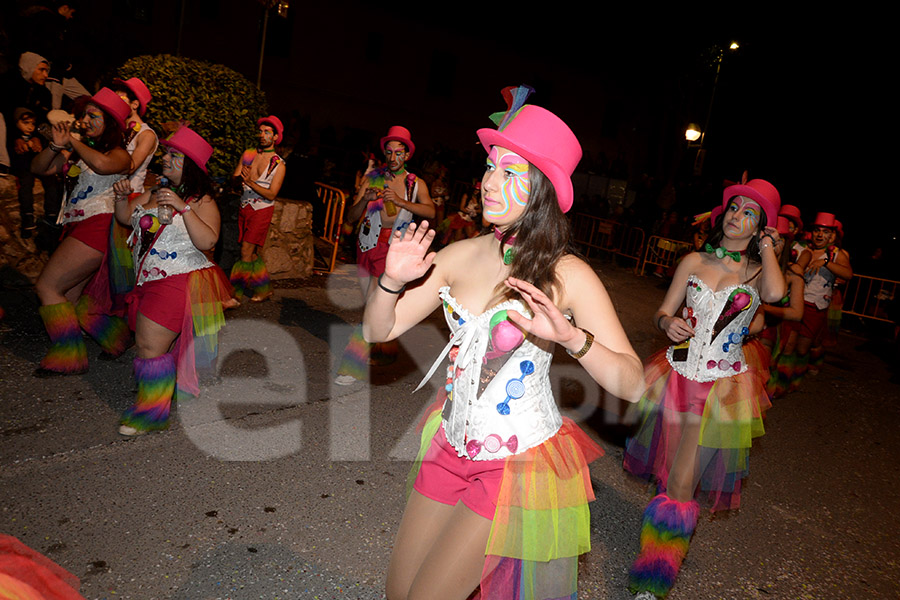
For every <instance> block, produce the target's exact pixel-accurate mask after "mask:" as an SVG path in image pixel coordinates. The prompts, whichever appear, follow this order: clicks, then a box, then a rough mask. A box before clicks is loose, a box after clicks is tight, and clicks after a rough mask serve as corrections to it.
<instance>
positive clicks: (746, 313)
mask: <svg viewBox="0 0 900 600" xmlns="http://www.w3.org/2000/svg"><path fill="white" fill-rule="evenodd" d="M685 297H686V300H685V304H686V306H685V308H684V311H683V313H682V317H683V318H684V319H685V321H687V322H688V324H689V325H690V326H691V327H692V328H693V330H694V337H692V338H689V339H687V340H685V341H684V342H682V343H680V344H675V345H674V346H671V347H670V348H669V350H668V352H667V354H666V357H667V358H668V360H669V364H671V365H672V368H673V369H675V371H677V372H678V373H679V374H681V375H683V376H684V377H687V378H688V379H692V380H694V381H701V382H705V381H713V380H715V379H720V378H722V377H730V376H731V375H735V374H737V373H743V372H744V371H746V370H747V364H746V362H745V361H744V351H743V349H742V344H743V343H744V339H746V337H747V336H748V335H749V334H750V329H749V328H750V322H751V321H752V320H753V315H754V314H755V313H756V309H757V308H758V307H759V293H758V292H757V291H756V288H754V287H753V286H750V285H746V284H737V285H730V286H728V287H726V288H725V289H722V290H719V291H718V292H713V291H712V289H710V288H709V287H708V286H707V285H706V283H704V282H703V280H702V279H700V278H699V277H697V276H696V275H691V276H690V277H688V281H687V293H686V295H685Z"/></svg>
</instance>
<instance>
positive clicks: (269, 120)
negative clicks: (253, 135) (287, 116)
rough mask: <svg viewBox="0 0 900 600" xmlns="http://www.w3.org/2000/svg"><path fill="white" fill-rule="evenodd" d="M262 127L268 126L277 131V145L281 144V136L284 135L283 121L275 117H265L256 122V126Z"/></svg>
mask: <svg viewBox="0 0 900 600" xmlns="http://www.w3.org/2000/svg"><path fill="white" fill-rule="evenodd" d="M260 125H268V126H269V127H271V128H272V129H274V130H275V143H276V144H280V143H281V136H282V134H283V133H284V125H282V124H281V119H279V118H278V117H276V116H275V115H269V116H268V117H263V118H261V119H258V120H257V121H256V126H257V127H259V126H260Z"/></svg>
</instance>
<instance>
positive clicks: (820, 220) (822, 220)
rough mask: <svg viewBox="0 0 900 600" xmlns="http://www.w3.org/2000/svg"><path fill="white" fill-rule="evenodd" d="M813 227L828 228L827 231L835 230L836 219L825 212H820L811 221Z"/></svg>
mask: <svg viewBox="0 0 900 600" xmlns="http://www.w3.org/2000/svg"><path fill="white" fill-rule="evenodd" d="M813 227H828V228H829V229H837V219H835V218H834V215H833V214H831V213H827V212H820V213H818V214H817V215H816V219H815V221H813Z"/></svg>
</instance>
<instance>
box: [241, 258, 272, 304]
mask: <svg viewBox="0 0 900 600" xmlns="http://www.w3.org/2000/svg"><path fill="white" fill-rule="evenodd" d="M250 267H251V271H250V276H249V277H248V278H247V287H248V288H249V289H250V291H252V292H253V297H252V298H250V300H251V301H252V302H262V301H263V300H268V299H269V298H270V297H271V296H272V282H271V281H270V279H269V271H268V270H267V269H266V263H264V262H263V259H262V256H257V257H256V260H254V261H253V262H252V263H250Z"/></svg>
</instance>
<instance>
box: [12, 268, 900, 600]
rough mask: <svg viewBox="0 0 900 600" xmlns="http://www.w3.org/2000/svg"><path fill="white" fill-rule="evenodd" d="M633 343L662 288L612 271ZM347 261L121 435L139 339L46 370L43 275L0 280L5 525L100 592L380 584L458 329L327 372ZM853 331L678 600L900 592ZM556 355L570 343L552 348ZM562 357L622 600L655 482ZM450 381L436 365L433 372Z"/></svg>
mask: <svg viewBox="0 0 900 600" xmlns="http://www.w3.org/2000/svg"><path fill="white" fill-rule="evenodd" d="M602 277H603V278H604V279H605V281H606V282H607V286H608V287H609V289H610V292H611V294H612V296H613V299H614V301H615V303H616V305H617V308H618V310H619V312H620V315H621V318H622V321H623V323H624V324H625V328H626V330H627V331H628V333H629V336H630V337H631V339H632V341H633V343H634V345H635V348H636V350H637V351H638V353H639V354H640V355H641V356H642V357H645V356H647V355H648V354H650V353H651V352H652V351H653V350H655V349H657V348H659V347H661V346H662V345H663V344H664V343H665V341H664V340H663V338H662V337H661V336H660V335H658V334H657V333H656V332H654V331H653V328H652V326H651V324H650V322H649V321H650V319H649V316H650V315H651V314H652V313H653V311H654V310H655V309H656V307H657V305H658V304H659V302H660V300H661V299H662V295H663V293H664V289H662V288H660V287H659V280H656V279H653V278H638V277H635V276H634V275H632V274H631V273H630V272H629V271H627V270H625V269H621V268H617V267H614V266H612V265H610V264H605V265H603V267H602ZM359 303H360V297H359V292H358V290H357V287H356V283H355V281H354V278H353V277H352V275H350V274H348V273H343V274H342V273H338V274H336V275H333V276H330V277H327V278H326V277H324V276H316V277H314V278H313V279H311V280H309V281H305V282H301V284H299V285H295V286H293V287H279V288H278V289H277V290H276V296H275V299H274V301H271V302H267V303H264V304H262V305H249V306H243V307H241V308H239V309H237V310H236V311H233V312H232V313H229V318H228V325H227V326H226V328H225V329H224V330H223V335H222V349H223V352H222V357H221V360H220V379H219V380H217V381H214V382H210V383H209V384H208V385H207V387H206V388H205V391H204V394H203V396H202V398H200V399H198V400H196V401H193V402H190V403H183V404H182V405H180V406H178V407H177V411H176V413H175V415H174V418H173V423H172V426H171V428H170V429H169V430H168V431H165V432H162V433H156V434H153V435H147V436H143V437H141V438H138V439H134V440H125V439H122V438H120V437H119V436H118V434H117V433H116V428H117V422H118V415H119V413H120V412H121V411H122V410H123V409H124V408H125V407H126V406H128V405H129V404H130V403H131V402H132V400H133V394H134V384H133V382H132V379H131V358H132V357H133V353H132V352H129V353H128V354H126V356H124V357H122V358H120V359H118V360H116V361H112V362H102V361H98V360H96V358H97V355H98V353H99V349H98V347H97V346H95V345H93V344H92V343H89V352H90V354H91V370H90V372H89V373H87V374H85V375H83V376H76V377H68V378H58V379H49V380H43V379H35V378H33V377H32V375H31V372H32V370H33V369H34V368H35V366H36V364H37V362H38V361H39V359H40V357H41V356H42V354H43V352H44V351H45V349H46V347H47V342H46V337H45V334H44V333H43V329H42V327H41V324H40V321H39V319H38V317H37V310H36V307H37V304H36V299H35V298H34V296H33V294H32V293H31V292H30V290H29V289H27V287H18V288H16V287H10V286H9V285H5V286H4V287H3V288H2V289H0V306H3V308H4V309H5V312H6V316H5V318H4V319H3V320H0V329H2V331H0V365H2V371H0V373H2V375H0V398H2V401H0V532H3V533H8V534H10V535H13V536H16V537H18V538H19V539H20V540H22V541H23V542H24V543H26V544H28V545H29V546H31V547H32V548H35V549H36V550H38V551H40V552H42V553H44V554H46V555H47V556H49V557H50V558H52V559H53V560H55V561H56V562H58V563H59V564H61V565H62V566H64V567H65V568H67V569H68V570H70V571H71V572H73V573H74V574H75V575H77V576H78V577H79V578H81V581H82V585H81V592H82V594H84V595H85V597H87V598H103V599H110V600H112V599H118V598H122V599H132V598H133V599H141V600H149V599H155V598H159V599H163V598H166V599H168V598H175V599H179V600H198V599H202V600H206V599H212V598H230V599H234V600H243V599H257V598H265V599H275V598H281V599H298V598H303V599H306V598H318V599H325V598H367V599H368V598H381V597H383V596H382V588H383V584H384V575H385V571H386V567H387V562H388V557H389V554H390V548H391V544H392V540H393V536H394V533H395V531H396V528H397V525H398V522H399V519H400V515H401V512H402V508H403V502H404V500H403V498H404V489H405V482H406V474H407V471H408V469H409V465H410V463H409V460H410V459H411V458H412V455H413V453H414V449H415V443H416V434H415V424H416V422H417V421H418V418H419V417H420V415H421V414H422V413H423V411H424V409H425V407H426V406H427V405H428V404H429V403H430V401H431V398H432V397H433V391H434V388H433V387H431V388H430V389H429V388H426V389H424V390H422V391H420V392H418V393H416V394H412V393H411V392H412V390H413V389H414V387H415V386H416V384H417V383H418V382H419V379H420V378H421V377H422V375H423V370H424V369H425V368H427V367H428V366H429V365H430V363H431V360H432V359H433V357H435V356H436V355H437V353H438V352H439V350H440V348H441V347H442V345H443V343H444V340H445V339H446V334H445V332H444V331H445V330H444V327H443V324H442V323H441V321H440V319H439V318H438V316H439V315H438V314H435V315H434V316H433V317H432V318H431V319H430V320H429V321H428V322H427V323H425V324H423V325H422V326H420V327H419V328H417V329H415V330H414V331H412V332H410V334H408V335H407V336H405V337H404V339H403V340H402V341H403V344H402V345H403V352H402V354H401V359H400V361H399V362H398V363H397V364H396V365H395V366H393V367H390V368H379V369H376V370H374V371H373V373H372V384H371V385H358V386H354V387H351V388H349V389H348V388H339V387H336V386H333V385H332V384H331V379H332V373H333V370H334V368H335V364H334V363H335V361H336V357H338V356H339V355H340V352H341V350H342V348H343V345H344V343H345V341H346V339H347V335H348V333H349V330H350V325H351V324H353V323H354V322H355V321H356V320H357V319H358V318H359V315H360V311H359ZM859 343H860V340H858V339H854V338H851V337H847V336H842V337H841V339H840V347H839V348H838V349H837V350H835V351H833V352H832V353H831V354H830V355H829V357H828V359H827V363H826V365H825V366H824V368H823V369H822V371H821V373H820V374H819V375H818V376H817V377H815V378H813V379H811V380H809V381H808V382H807V384H806V385H805V387H804V388H803V389H801V390H800V391H798V392H796V393H794V394H792V395H791V396H789V397H787V398H784V399H782V400H780V401H777V402H776V403H775V406H774V407H773V409H772V410H771V411H770V412H769V413H768V417H767V421H766V429H767V431H766V435H765V436H764V437H763V438H761V439H759V440H757V442H756V443H755V444H754V448H753V451H752V453H751V475H750V477H749V478H748V480H747V481H746V484H745V493H744V498H743V506H742V508H741V509H740V510H739V511H736V512H734V513H731V514H725V515H721V516H720V515H717V516H715V517H711V516H710V515H709V514H708V513H706V514H704V515H703V516H702V517H701V520H700V524H699V526H698V529H697V533H696V534H695V536H694V539H693V543H692V546H691V549H690V553H689V555H688V558H687V560H686V562H685V564H684V568H683V570H682V573H681V576H680V578H679V581H678V584H677V586H676V588H675V590H674V591H673V592H672V594H671V595H670V596H669V598H670V599H671V600H686V599H690V600H706V599H716V598H741V599H742V598H766V599H772V598H781V599H792V600H793V599H799V598H804V599H805V598H810V599H812V598H815V599H820V598H821V599H830V598H842V599H843V598H898V597H900V544H898V535H900V519H897V517H896V516H894V517H892V516H891V515H892V514H896V512H897V510H898V508H900V487H898V485H897V484H898V478H897V475H896V467H897V465H898V464H900V436H897V435H896V432H897V429H898V424H900V402H898V400H900V387H898V386H896V385H894V384H891V383H889V382H888V378H889V374H888V372H887V369H886V367H885V364H884V363H883V362H882V361H881V360H879V358H877V357H876V356H874V355H872V354H868V353H865V352H861V351H858V350H856V349H855V347H856V346H857V345H858V344H859ZM559 354H562V356H559ZM578 373H579V372H578V368H577V367H576V366H575V365H574V364H573V363H572V362H570V361H569V360H568V358H567V357H566V356H565V354H564V353H558V356H557V363H556V366H555V367H554V374H555V377H556V379H557V380H558V381H559V384H558V385H559V390H560V397H561V398H562V400H561V403H562V405H563V406H564V407H565V409H566V410H567V411H568V413H569V414H570V415H572V416H574V417H575V418H576V419H578V420H580V421H581V422H582V425H583V427H585V429H586V430H587V431H588V432H589V433H590V434H591V435H593V436H594V437H596V438H597V439H598V440H600V442H601V444H602V445H603V446H604V447H605V449H606V456H605V457H603V458H601V459H600V460H598V461H596V462H595V463H594V464H593V465H592V468H591V474H592V479H593V482H594V487H595V492H596V495H597V500H596V501H595V502H593V503H592V504H591V520H592V525H593V535H592V542H593V549H592V551H591V552H590V554H588V555H586V556H585V557H583V559H582V561H581V570H580V595H579V597H580V598H588V599H592V598H611V599H625V598H629V597H630V595H628V594H627V593H626V591H625V581H626V572H627V568H628V565H629V564H630V561H631V560H632V559H633V557H634V555H635V554H636V552H637V547H638V528H639V522H640V516H641V511H642V509H643V506H644V505H645V504H646V502H647V501H648V500H649V498H650V497H651V490H649V489H648V488H647V487H646V486H645V485H643V484H641V483H639V482H637V481H635V480H633V479H629V478H628V477H627V476H626V475H625V473H624V472H623V470H622V468H621V457H622V442H623V439H624V435H625V434H626V433H627V431H628V422H629V418H628V416H627V415H625V414H624V410H623V408H624V407H622V406H620V403H619V402H618V401H617V400H616V399H614V398H605V397H603V396H602V394H600V393H599V392H598V391H597V388H596V386H591V385H589V384H588V385H585V384H584V382H583V379H581V378H580V377H579V375H578ZM435 379H437V378H435Z"/></svg>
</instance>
